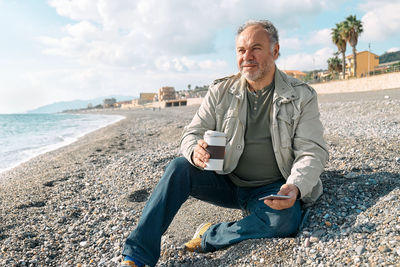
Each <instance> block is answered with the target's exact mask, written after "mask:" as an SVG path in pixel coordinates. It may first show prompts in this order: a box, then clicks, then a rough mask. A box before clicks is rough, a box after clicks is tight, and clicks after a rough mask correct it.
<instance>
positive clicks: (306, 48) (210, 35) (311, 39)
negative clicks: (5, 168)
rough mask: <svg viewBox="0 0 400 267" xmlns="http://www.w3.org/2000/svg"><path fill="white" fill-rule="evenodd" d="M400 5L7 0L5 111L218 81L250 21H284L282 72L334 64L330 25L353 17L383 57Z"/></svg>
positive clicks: (3, 5) (303, 0)
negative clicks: (238, 34)
mask: <svg viewBox="0 0 400 267" xmlns="http://www.w3.org/2000/svg"><path fill="white" fill-rule="evenodd" d="M399 11H400V1H398V0H397V1H393V0H391V1H389V0H365V1H344V0H337V1H328V0H281V1H275V0H274V1H270V0H264V1H256V0H198V1H187V0H165V1H159V0H136V1H133V0H118V1H115V0H49V1H44V0H0V12H1V16H0V31H1V41H0V113H16V112H25V111H27V110H30V109H33V108H36V107H39V106H42V105H46V104H50V103H53V102H57V101H68V100H75V99H91V98H95V97H99V96H107V95H112V94H118V95H131V96H138V95H139V93H140V92H156V91H157V89H158V88H159V87H161V86H174V87H175V89H177V90H180V89H186V88H187V85H188V84H191V85H192V87H194V86H195V85H205V84H209V83H210V82H212V80H214V79H216V78H220V77H223V76H226V75H230V74H232V73H235V72H237V67H236V60H235V49H234V38H235V31H236V29H237V27H238V26H240V25H241V24H242V23H243V22H244V21H246V20H247V19H261V18H263V19H265V18H266V19H270V20H271V21H272V22H273V23H274V24H275V25H276V27H277V28H278V30H279V34H280V45H281V56H280V58H279V59H278V61H277V66H278V67H279V68H281V69H291V70H293V69H296V70H303V71H308V70H312V69H326V68H327V63H326V61H327V59H328V58H329V57H331V56H332V54H333V53H334V52H336V47H335V46H334V45H333V44H332V42H331V39H330V30H331V28H333V27H334V26H335V24H336V23H338V22H340V21H342V20H344V19H345V18H346V17H347V16H348V15H356V16H357V18H358V19H361V20H362V21H363V25H364V32H363V33H362V35H361V37H360V40H359V44H358V45H357V50H358V51H363V50H368V44H370V45H371V52H373V53H375V54H377V55H381V54H383V53H385V52H386V51H396V50H400V37H399V36H400V34H398V33H399V32H400V16H398V12H399ZM350 53H351V47H349V46H348V47H347V52H346V54H350Z"/></svg>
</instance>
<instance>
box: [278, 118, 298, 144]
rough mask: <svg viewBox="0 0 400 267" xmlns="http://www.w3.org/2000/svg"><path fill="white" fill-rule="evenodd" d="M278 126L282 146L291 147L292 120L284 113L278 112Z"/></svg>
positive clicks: (292, 134)
mask: <svg viewBox="0 0 400 267" xmlns="http://www.w3.org/2000/svg"><path fill="white" fill-rule="evenodd" d="M278 127H279V135H280V138H281V144H282V147H291V146H292V139H293V137H294V129H293V127H294V120H293V119H292V118H290V117H289V116H287V115H286V114H279V115H278Z"/></svg>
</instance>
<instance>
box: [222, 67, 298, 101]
mask: <svg viewBox="0 0 400 267" xmlns="http://www.w3.org/2000/svg"><path fill="white" fill-rule="evenodd" d="M236 78H237V80H236V81H235V82H234V84H233V86H232V87H231V88H230V89H229V93H231V94H233V95H234V96H236V97H238V98H241V99H243V97H244V93H245V92H246V90H247V81H246V79H245V78H244V77H243V76H242V75H241V74H240V73H238V74H236ZM274 79H275V92H274V99H273V102H275V101H277V100H278V99H281V101H282V102H283V103H287V102H290V101H292V100H295V99H297V98H298V95H297V92H296V91H295V90H294V89H293V87H292V85H291V83H290V81H289V78H288V76H287V75H286V74H285V73H284V72H282V71H281V70H279V69H278V68H277V67H276V68H275V77H274Z"/></svg>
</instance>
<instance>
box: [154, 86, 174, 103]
mask: <svg viewBox="0 0 400 267" xmlns="http://www.w3.org/2000/svg"><path fill="white" fill-rule="evenodd" d="M174 99H176V95H175V88H174V87H169V86H164V87H161V88H160V89H158V101H166V100H174Z"/></svg>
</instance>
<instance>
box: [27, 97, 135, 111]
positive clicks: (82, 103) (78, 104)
mask: <svg viewBox="0 0 400 267" xmlns="http://www.w3.org/2000/svg"><path fill="white" fill-rule="evenodd" d="M112 97H113V98H115V99H116V100H117V101H118V102H119V101H126V100H132V99H134V98H135V97H133V96H116V95H113V96H104V97H98V98H93V99H88V100H73V101H62V102H56V103H53V104H49V105H45V106H42V107H39V108H36V109H33V110H29V111H28V113H57V112H62V111H64V110H69V109H82V108H87V106H88V104H92V105H93V106H96V105H99V104H103V100H104V99H106V98H112Z"/></svg>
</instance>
